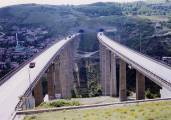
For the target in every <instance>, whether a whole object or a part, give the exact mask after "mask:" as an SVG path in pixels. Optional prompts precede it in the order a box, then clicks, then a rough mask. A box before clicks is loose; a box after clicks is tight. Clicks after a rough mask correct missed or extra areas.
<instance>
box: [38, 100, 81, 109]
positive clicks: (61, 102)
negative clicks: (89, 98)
mask: <svg viewBox="0 0 171 120" xmlns="http://www.w3.org/2000/svg"><path fill="white" fill-rule="evenodd" d="M79 105H80V103H79V102H78V101H68V100H57V101H52V102H44V103H42V104H41V105H40V107H46V108H47V107H63V106H79Z"/></svg>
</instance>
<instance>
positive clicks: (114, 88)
mask: <svg viewBox="0 0 171 120" xmlns="http://www.w3.org/2000/svg"><path fill="white" fill-rule="evenodd" d="M110 91H111V93H110V94H111V96H113V97H116V96H117V80H116V55H115V54H114V53H112V52H111V88H110Z"/></svg>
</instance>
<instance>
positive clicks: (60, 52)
mask: <svg viewBox="0 0 171 120" xmlns="http://www.w3.org/2000/svg"><path fill="white" fill-rule="evenodd" d="M97 37H98V39H99V41H100V71H101V79H100V81H101V86H102V92H103V95H105V96H116V95H117V92H118V91H117V80H116V57H117V58H119V62H120V63H119V64H120V75H119V97H120V101H126V100H127V95H126V91H127V90H126V65H127V64H129V66H131V67H132V68H134V69H136V71H137V72H136V92H137V96H136V98H137V99H138V100H140V99H145V97H144V90H145V76H146V77H148V78H150V79H151V80H152V81H154V82H155V83H157V84H158V85H160V86H161V87H162V88H163V89H162V91H161V93H162V94H164V95H165V94H166V96H164V95H163V96H162V97H169V96H170V97H171V68H170V67H168V66H166V65H164V64H162V63H160V62H157V61H155V60H153V59H151V58H149V57H147V56H145V55H143V54H140V53H138V52H136V51H133V50H131V49H129V48H127V47H125V46H123V45H121V44H119V43H117V42H114V41H113V40H111V39H109V38H108V37H106V36H105V35H104V34H103V33H99V34H98V35H97ZM78 43H79V34H74V35H72V36H69V37H67V38H64V39H62V40H60V41H58V42H56V43H54V45H52V46H51V47H49V48H47V49H46V50H44V51H43V52H42V53H40V54H39V55H38V56H36V57H34V58H33V59H32V60H30V61H29V62H27V63H26V64H24V65H22V66H21V67H20V68H19V69H17V70H16V71H15V72H13V73H12V74H10V75H9V76H7V77H5V78H4V79H3V81H4V82H3V83H2V84H1V85H0V119H2V120H8V119H10V118H11V116H12V114H13V113H14V111H15V110H18V109H23V110H25V109H29V108H33V107H34V106H35V105H39V104H40V103H41V102H42V101H43V97H44V96H43V92H42V91H43V88H42V83H41V82H42V79H41V78H42V76H46V78H47V81H48V97H49V99H50V100H53V99H55V98H64V99H65V98H71V90H72V89H73V84H74V75H73V68H74V61H73V58H74V53H75V50H76V46H78ZM30 63H35V67H34V68H32V69H30V68H29V65H30ZM29 73H30V74H29Z"/></svg>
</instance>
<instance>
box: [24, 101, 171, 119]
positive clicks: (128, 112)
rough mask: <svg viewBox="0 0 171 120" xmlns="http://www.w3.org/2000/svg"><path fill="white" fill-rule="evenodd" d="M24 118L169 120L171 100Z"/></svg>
mask: <svg viewBox="0 0 171 120" xmlns="http://www.w3.org/2000/svg"><path fill="white" fill-rule="evenodd" d="M24 120H171V101H169V102H153V103H143V104H137V105H126V106H122V107H115V108H114V107H113V108H112V107H102V108H95V109H84V110H64V111H59V112H50V113H42V114H37V115H32V116H26V117H25V119H24Z"/></svg>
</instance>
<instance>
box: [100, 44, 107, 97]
mask: <svg viewBox="0 0 171 120" xmlns="http://www.w3.org/2000/svg"><path fill="white" fill-rule="evenodd" d="M99 48H100V84H101V87H102V94H103V95H106V92H105V47H104V46H103V45H102V44H100V45H99Z"/></svg>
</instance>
